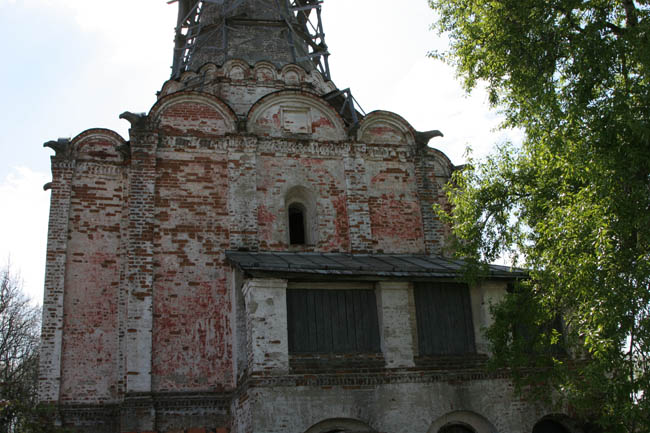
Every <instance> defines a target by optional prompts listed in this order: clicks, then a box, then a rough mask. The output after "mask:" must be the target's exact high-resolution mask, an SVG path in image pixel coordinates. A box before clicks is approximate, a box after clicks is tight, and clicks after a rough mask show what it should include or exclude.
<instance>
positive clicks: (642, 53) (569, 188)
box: [429, 0, 650, 432]
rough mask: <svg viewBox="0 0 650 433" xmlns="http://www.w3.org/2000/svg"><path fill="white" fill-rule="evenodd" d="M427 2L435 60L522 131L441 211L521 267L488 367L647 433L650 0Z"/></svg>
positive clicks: (605, 420) (467, 246) (588, 415)
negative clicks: (524, 275) (526, 272)
mask: <svg viewBox="0 0 650 433" xmlns="http://www.w3.org/2000/svg"><path fill="white" fill-rule="evenodd" d="M429 3H430V5H431V7H432V8H433V9H434V10H435V11H436V12H437V14H438V21H437V22H436V24H435V27H436V28H437V29H438V30H439V31H440V32H441V33H443V34H446V35H447V36H448V37H449V40H450V45H449V49H448V51H446V52H442V53H440V52H437V53H433V54H432V55H433V56H435V57H438V58H442V59H444V60H446V61H447V62H449V63H451V64H452V65H454V66H455V67H456V70H457V72H458V74H459V76H460V77H461V78H462V79H463V82H464V84H465V86H466V88H467V90H468V91H470V90H471V89H472V88H474V87H475V86H476V85H477V84H478V83H485V85H486V86H487V90H488V94H489V100H490V103H491V104H492V105H493V106H495V107H498V108H500V109H501V110H502V112H503V114H504V116H505V122H504V127H517V128H521V129H523V130H524V131H525V139H524V142H523V144H522V145H521V146H512V145H503V146H501V147H500V148H499V149H498V150H497V152H496V153H495V154H494V155H492V156H491V157H489V158H487V159H486V160H483V161H470V164H468V165H467V167H466V169H465V170H462V171H460V172H457V173H456V174H455V177H454V184H453V185H452V186H450V187H449V190H448V194H449V198H450V200H451V203H452V204H453V213H449V214H444V213H443V217H445V218H446V219H447V220H448V221H449V222H450V223H451V224H452V225H453V233H454V234H455V237H456V239H457V241H458V242H457V245H456V247H457V252H458V254H460V255H463V256H465V257H468V258H470V259H473V261H474V262H475V263H485V262H490V261H493V260H494V259H496V258H497V257H499V256H503V255H514V256H516V257H518V258H519V259H520V260H521V261H520V263H521V264H522V265H523V266H525V267H526V268H527V269H530V275H531V278H530V279H529V280H528V281H527V282H525V283H523V284H522V285H521V287H518V288H517V289H516V290H513V292H512V293H511V294H509V295H508V296H507V297H506V299H505V300H504V302H503V303H502V304H501V305H499V306H498V307H496V308H495V311H494V312H495V317H496V322H495V325H494V326H493V327H491V328H490V329H489V330H488V336H489V338H490V340H491V342H492V345H493V349H494V353H495V356H494V363H495V365H498V366H501V367H507V368H511V369H512V372H513V375H514V377H515V379H516V380H517V384H518V385H527V384H531V383H534V384H535V386H534V387H527V388H522V389H528V390H529V391H530V390H533V389H534V390H537V391H538V392H539V393H540V395H543V394H544V393H545V394H546V395H550V394H549V392H548V391H549V390H548V387H550V388H552V389H553V390H554V393H553V394H552V395H554V396H556V398H555V401H556V402H559V403H561V404H563V405H565V407H567V405H568V407H570V408H571V410H572V412H573V413H574V414H575V415H576V416H579V417H582V418H584V419H590V420H592V421H593V422H594V423H595V424H596V425H598V426H599V428H601V429H604V430H606V431H609V432H619V431H620V432H641V431H644V432H645V431H650V392H649V389H650V387H649V385H650V363H649V362H650V82H649V80H648V69H649V67H650V2H649V1H648V0H636V1H634V0H430V2H429ZM558 317H561V318H562V321H563V326H561V327H560V326H549V325H548V324H549V323H553V322H554V321H556V319H557V318H558ZM558 328H560V329H558ZM526 330H528V331H526ZM531 330H535V331H536V332H534V333H533V332H530V331H531ZM558 343H562V344H564V345H565V347H567V349H568V350H569V351H570V353H571V355H572V356H569V357H566V356H561V355H560V353H561V351H559V350H557V347H558ZM529 367H536V369H531V368H529ZM524 372H525V374H524ZM535 372H537V373H535ZM540 374H541V377H540Z"/></svg>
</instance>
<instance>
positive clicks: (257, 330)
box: [243, 278, 289, 374]
mask: <svg viewBox="0 0 650 433" xmlns="http://www.w3.org/2000/svg"><path fill="white" fill-rule="evenodd" d="M243 292H244V297H245V300H246V314H247V316H248V317H247V319H248V323H249V327H250V341H251V346H252V347H251V356H252V359H250V363H251V365H250V370H249V371H251V372H252V373H253V374H255V373H258V374H265V373H266V374H268V373H280V374H282V373H284V374H286V373H287V372H288V371H289V335H288V331H287V280H273V279H269V278H255V279H251V280H248V281H246V282H245V283H244V287H243Z"/></svg>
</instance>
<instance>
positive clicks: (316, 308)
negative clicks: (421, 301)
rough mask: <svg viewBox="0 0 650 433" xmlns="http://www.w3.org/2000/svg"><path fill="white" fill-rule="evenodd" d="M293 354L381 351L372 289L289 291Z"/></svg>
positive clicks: (288, 302)
mask: <svg viewBox="0 0 650 433" xmlns="http://www.w3.org/2000/svg"><path fill="white" fill-rule="evenodd" d="M287 325H288V328H289V329H288V331H289V352H291V353H377V352H379V351H380V345H379V323H378V320H377V301H376V298H375V292H374V291H372V290H338V289H337V290H328V289H324V290H323V289H289V290H287Z"/></svg>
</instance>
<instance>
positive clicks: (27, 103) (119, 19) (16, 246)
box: [0, 0, 521, 303]
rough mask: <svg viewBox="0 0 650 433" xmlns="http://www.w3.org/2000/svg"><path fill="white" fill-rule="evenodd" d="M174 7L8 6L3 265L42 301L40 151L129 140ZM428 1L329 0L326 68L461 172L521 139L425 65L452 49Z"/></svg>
mask: <svg viewBox="0 0 650 433" xmlns="http://www.w3.org/2000/svg"><path fill="white" fill-rule="evenodd" d="M176 8H177V6H176V5H175V4H172V5H168V4H167V2H166V0H0V40H3V41H5V44H4V46H3V50H4V53H3V59H4V60H3V62H2V63H3V66H2V67H1V68H0V114H1V116H0V156H1V157H0V204H1V205H0V209H2V210H1V211H0V265H4V264H5V263H8V262H9V263H10V264H11V267H12V269H13V270H14V271H17V272H19V273H20V276H21V278H22V281H23V284H24V288H25V290H26V292H27V294H28V296H30V297H31V298H32V299H33V300H34V302H37V303H41V302H42V298H43V280H44V273H45V250H46V239H47V222H48V212H49V195H50V194H49V192H45V191H43V188H42V187H43V185H44V184H45V183H47V182H49V181H50V180H51V174H50V155H51V154H52V153H53V152H52V151H51V150H50V149H44V148H43V147H42V144H43V143H44V142H46V141H49V140H56V139H57V138H59V137H70V138H72V137H74V136H76V135H77V134H79V133H81V132H83V131H84V130H86V129H89V128H97V127H102V128H109V129H112V130H114V131H116V132H117V133H119V134H120V135H122V136H123V137H125V138H128V122H127V121H125V120H120V119H119V118H118V116H119V114H120V113H122V112H124V111H131V112H148V111H149V109H150V108H151V106H152V105H153V104H154V102H155V98H156V96H155V93H156V92H157V91H158V90H160V88H161V87H162V85H163V83H164V82H165V80H167V79H168V78H169V75H170V66H171V61H172V53H173V51H172V50H173V39H174V25H175V23H176ZM434 21H435V14H434V12H433V11H432V10H431V9H429V7H428V5H427V1H426V0H402V1H400V2H396V1H394V0H324V3H323V26H324V30H325V33H326V38H325V39H326V42H327V45H328V47H329V51H330V53H331V56H330V58H329V60H330V69H331V75H332V79H333V81H334V83H335V84H336V85H337V86H338V88H340V89H345V88H350V89H351V90H352V94H353V95H354V97H355V99H356V100H357V101H358V102H359V104H360V105H361V107H362V108H363V110H365V111H366V112H370V111H373V110H378V109H381V110H388V111H393V112H396V113H398V114H399V115H401V116H402V117H404V118H405V119H406V120H408V121H409V122H410V123H411V124H412V125H413V127H414V128H415V129H417V130H419V131H427V130H431V129H439V130H441V131H442V132H443V134H444V137H442V138H435V139H433V140H432V142H431V143H430V145H432V146H433V147H436V148H438V149H440V150H441V151H443V152H444V153H445V154H447V156H448V157H449V158H450V159H451V161H452V162H453V163H454V164H462V163H464V162H465V161H466V158H465V150H466V147H467V146H470V147H471V148H472V150H473V153H472V155H473V156H474V157H482V156H485V155H487V154H488V153H489V152H490V151H491V149H493V147H494V145H495V144H497V143H500V142H503V141H505V140H512V141H514V142H518V141H520V140H521V135H520V133H518V132H516V131H498V130H497V127H498V125H499V122H500V120H501V117H500V116H499V115H498V113H497V112H496V111H494V110H491V109H490V108H489V106H488V104H487V97H486V94H485V92H484V91H483V90H482V89H480V88H479V89H477V90H475V91H474V92H472V94H471V95H466V94H465V92H464V90H463V89H462V87H461V85H460V82H459V81H458V80H457V79H456V78H455V74H454V71H453V70H452V69H451V68H450V67H449V66H447V65H445V64H443V63H442V62H440V61H438V60H434V59H431V58H429V57H427V53H428V52H429V51H431V50H434V49H439V50H441V49H444V48H445V47H446V45H447V40H446V39H445V38H444V37H441V36H439V35H438V34H437V33H436V32H434V31H432V30H430V26H431V24H432V23H433V22H434Z"/></svg>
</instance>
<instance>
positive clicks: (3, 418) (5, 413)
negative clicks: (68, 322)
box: [0, 265, 62, 433]
mask: <svg viewBox="0 0 650 433" xmlns="http://www.w3.org/2000/svg"><path fill="white" fill-rule="evenodd" d="M40 327H41V310H40V308H38V307H36V306H34V305H32V304H31V303H30V301H29V299H28V298H27V297H26V296H25V295H24V294H23V292H22V288H21V284H20V280H19V279H18V277H16V276H15V275H14V274H13V273H12V272H11V269H10V266H9V265H7V266H5V267H3V268H2V269H0V432H2V433H55V432H59V431H62V430H60V429H58V428H57V427H55V426H54V425H53V420H54V416H52V413H51V410H50V409H48V408H46V407H41V406H39V405H38V401H37V385H38V348H39V342H40Z"/></svg>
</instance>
